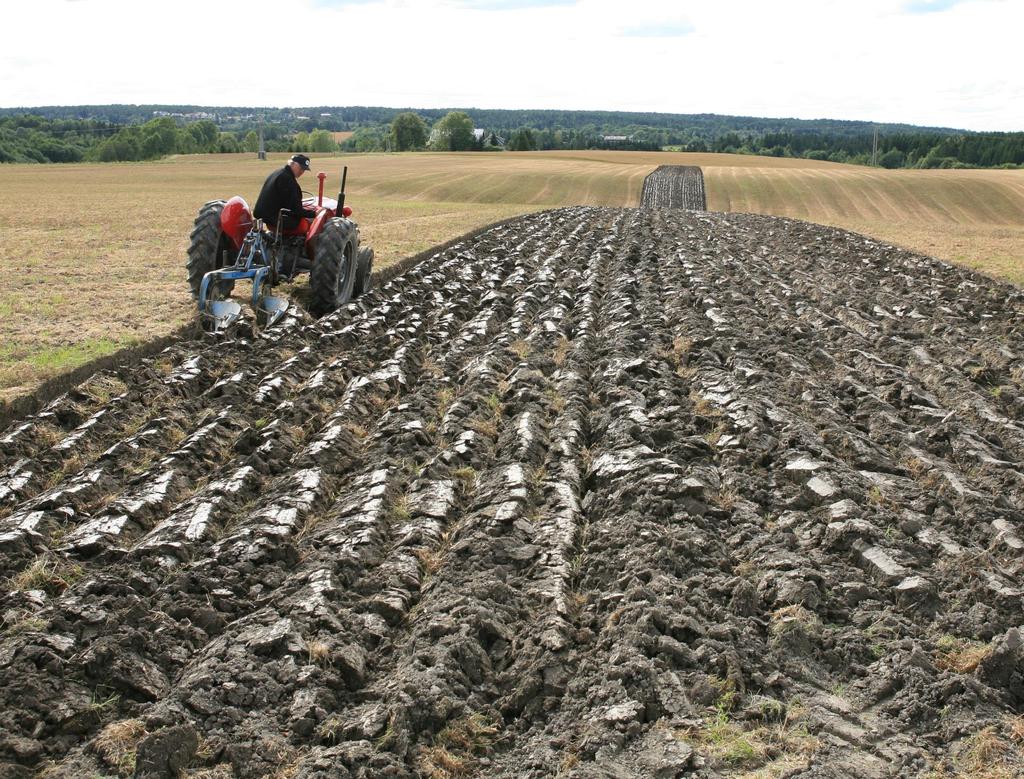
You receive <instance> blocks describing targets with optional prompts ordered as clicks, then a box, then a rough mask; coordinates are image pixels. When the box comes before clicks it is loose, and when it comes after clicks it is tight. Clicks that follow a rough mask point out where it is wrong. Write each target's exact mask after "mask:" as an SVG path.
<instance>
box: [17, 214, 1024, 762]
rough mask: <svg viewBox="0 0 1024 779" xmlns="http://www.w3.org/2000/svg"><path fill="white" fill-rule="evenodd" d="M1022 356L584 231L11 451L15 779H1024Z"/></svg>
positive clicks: (907, 261) (534, 226)
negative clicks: (1023, 777) (100, 778)
mask: <svg viewBox="0 0 1024 779" xmlns="http://www.w3.org/2000/svg"><path fill="white" fill-rule="evenodd" d="M1022 315H1024V294H1022V293H1021V292H1020V291H1018V290H1016V289H1015V288H1013V287H1010V286H1007V285H1002V284H999V283H996V282H993V281H991V280H988V279H986V278H983V277H981V276H977V275H974V274H972V273H971V272H969V271H966V270H963V269H959V268H953V267H950V266H948V265H944V264H941V263H938V262H936V261H933V260H930V259H927V258H925V257H922V256H918V255H914V254H910V253H907V252H904V251H901V250H897V249H895V248H893V247H891V246H888V245H885V244H881V243H878V242H876V241H874V240H870V239H866V238H864V237H863V236H860V235H855V234H852V233H847V232H843V231H840V230H837V229H832V228H826V227H820V226H815V225H810V224H807V223H803V222H796V221H790V220H786V219H781V218H772V217H759V216H751V215H726V214H717V213H702V212H697V211H685V210H670V209H643V210H635V209H610V208H587V207H580V208H567V209H559V210H554V211H546V212H541V213H537V214H532V215H529V216H525V217H523V218H521V219H519V220H517V221H514V222H512V223H509V224H505V225H502V226H499V227H496V228H494V229H492V230H489V231H486V232H484V233H483V234H481V235H479V236H477V237H475V238H473V239H470V240H466V241H463V242H461V243H458V244H456V245H454V246H453V247H451V248H449V249H447V250H445V251H442V252H438V253H437V254H436V255H434V256H433V257H431V258H429V259H427V260H426V261H424V262H422V263H420V264H419V265H417V266H416V267H414V268H413V269H411V270H409V271H407V272H406V273H404V274H403V275H401V276H399V277H397V278H395V279H394V280H392V281H390V282H389V283H387V284H386V285H384V286H382V287H380V288H378V289H376V290H374V291H372V292H371V293H370V294H368V295H367V296H365V297H363V298H361V299H360V301H359V302H358V303H357V304H355V305H351V306H349V307H347V308H346V309H344V310H341V311H338V312H336V313H335V314H333V315H331V316H329V317H327V318H324V319H321V320H319V321H318V322H311V321H309V320H305V319H299V318H292V319H289V320H286V321H285V322H284V323H283V325H282V326H279V327H276V328H274V329H272V330H271V331H269V332H268V333H265V334H263V335H253V334H252V333H246V332H244V331H239V332H237V333H236V334H235V337H233V338H229V339H226V340H223V341H221V342H217V343H212V344H204V343H199V342H183V343H180V344H176V345H174V346H172V347H171V348H169V349H168V350H166V351H165V352H163V353H162V354H160V355H159V356H157V357H156V358H154V359H151V360H148V361H146V362H143V363H142V364H140V365H136V366H124V367H123V368H122V369H121V370H119V371H116V372H110V373H104V374H99V375H97V376H95V377H94V378H92V379H91V380H90V381H88V382H86V383H85V384H84V385H82V386H81V387H79V388H78V389H76V390H74V391H72V392H71V393H70V394H68V395H66V396H62V397H61V398H58V399H57V400H55V401H54V402H53V403H51V404H50V405H49V406H48V407H47V408H46V409H45V410H44V411H43V412H42V413H40V414H38V415H36V416H33V417H31V418H28V419H24V420H22V421H19V422H18V423H16V424H15V425H13V426H12V427H10V428H9V429H8V430H6V431H5V432H3V433H2V434H0V464H2V468H3V470H2V471H0V473H2V475H0V506H2V508H0V511H2V517H3V518H2V519H0V576H4V577H8V579H7V584H6V586H5V587H4V588H3V593H4V594H3V598H2V601H0V603H2V605H0V614H2V616H3V631H4V635H3V640H2V644H0V774H4V775H7V776H35V775H38V774H41V775H44V776H51V777H56V776H61V777H63V776H94V775H97V774H105V775H118V774H120V775H123V776H129V775H131V774H132V772H133V771H135V773H136V775H138V776H177V775H186V776H196V777H198V776H204V777H230V776H237V777H263V776H277V777H290V778H292V779H296V778H298V777H302V778H303V779H310V778H311V777H348V776H359V777H385V776H387V777H414V776H419V777H462V776H488V777H550V776H565V777H570V776H571V777H580V778H582V777H596V776H604V777H676V776H702V777H710V776H721V775H750V776H783V775H785V776H815V777H836V776H856V777H871V776H960V775H971V774H972V772H973V775H975V776H982V775H984V776H1013V775H1019V774H1018V773H1017V772H1019V771H1020V770H1021V767H1022V763H1021V759H1020V748H1021V739H1022V738H1024V720H1022V718H1021V716H1020V715H1021V712H1022V709H1021V706H1022V703H1024V663H1022V652H1021V637H1020V634H1019V633H1018V630H1017V628H1018V626H1020V625H1021V624H1022V623H1024V613H1022V593H1021V573H1022V570H1021V569H1022V565H1021V559H1022V558H1021V550H1022V548H1024V542H1022V539H1021V532H1022V513H1021V512H1022V508H1024V476H1022V473H1021V470H1020V463H1021V462H1022V459H1024V369H1022V367H1021V366H1022V361H1021V355H1022V353H1024V333H1022V324H1021V323H1022V321H1024V320H1022ZM982 770H984V771H985V772H987V773H984V774H983V773H981V771H982Z"/></svg>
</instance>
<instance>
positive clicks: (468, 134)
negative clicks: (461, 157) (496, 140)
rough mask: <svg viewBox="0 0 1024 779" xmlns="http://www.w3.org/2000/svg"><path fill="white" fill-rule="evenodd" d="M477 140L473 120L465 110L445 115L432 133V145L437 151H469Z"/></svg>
mask: <svg viewBox="0 0 1024 779" xmlns="http://www.w3.org/2000/svg"><path fill="white" fill-rule="evenodd" d="M475 140H476V139H475V138H474V137H473V120H472V119H470V118H469V115H468V114H466V113H464V112H463V111H452V112H451V113H449V114H447V115H445V116H444V117H443V118H442V119H440V120H438V122H437V124H435V125H434V129H433V130H432V131H431V133H430V146H431V148H433V149H436V150H437V151H469V150H470V149H472V148H473V143H474V141H475Z"/></svg>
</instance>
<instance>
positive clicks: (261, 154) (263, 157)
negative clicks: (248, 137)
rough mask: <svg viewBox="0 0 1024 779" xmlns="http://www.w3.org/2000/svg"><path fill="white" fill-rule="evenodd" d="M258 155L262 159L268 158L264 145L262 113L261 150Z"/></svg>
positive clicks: (261, 116) (261, 117) (261, 119)
mask: <svg viewBox="0 0 1024 779" xmlns="http://www.w3.org/2000/svg"><path fill="white" fill-rule="evenodd" d="M256 156H257V157H259V158H260V159H261V160H265V159H266V158H267V148H266V147H265V146H264V145H263V114H260V150H259V151H258V152H257V153H256Z"/></svg>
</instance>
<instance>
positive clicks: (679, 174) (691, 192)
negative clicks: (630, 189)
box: [640, 165, 708, 211]
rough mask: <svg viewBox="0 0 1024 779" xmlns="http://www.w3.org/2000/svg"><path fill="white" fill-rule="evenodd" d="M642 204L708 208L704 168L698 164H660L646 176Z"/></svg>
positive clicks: (646, 205)
mask: <svg viewBox="0 0 1024 779" xmlns="http://www.w3.org/2000/svg"><path fill="white" fill-rule="evenodd" d="M640 207H641V208H688V209H690V210H691V211H705V210H706V209H707V207H708V205H707V198H706V197H705V195H704V173H703V171H701V169H700V168H699V167H697V166H695V165H659V166H658V167H657V168H655V169H654V171H653V172H652V173H651V174H650V175H649V176H648V177H647V178H646V179H644V188H643V191H642V192H641V194H640Z"/></svg>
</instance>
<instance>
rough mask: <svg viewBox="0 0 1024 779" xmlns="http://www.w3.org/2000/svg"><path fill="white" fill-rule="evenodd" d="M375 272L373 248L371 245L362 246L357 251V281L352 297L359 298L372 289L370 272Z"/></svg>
mask: <svg viewBox="0 0 1024 779" xmlns="http://www.w3.org/2000/svg"><path fill="white" fill-rule="evenodd" d="M372 272H373V249H371V248H370V247H369V246H360V247H359V251H357V252H356V281H355V284H354V285H353V287H352V297H354V298H357V297H359V296H360V295H362V294H363V293H364V292H369V291H370V286H371V285H372V284H373V282H372V281H371V279H370V274H371V273H372Z"/></svg>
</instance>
